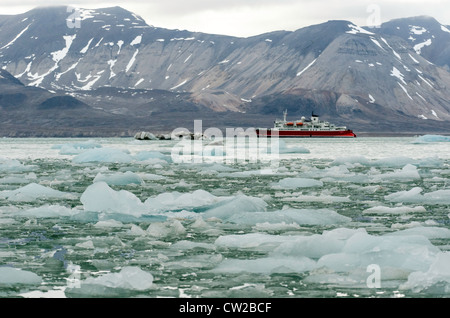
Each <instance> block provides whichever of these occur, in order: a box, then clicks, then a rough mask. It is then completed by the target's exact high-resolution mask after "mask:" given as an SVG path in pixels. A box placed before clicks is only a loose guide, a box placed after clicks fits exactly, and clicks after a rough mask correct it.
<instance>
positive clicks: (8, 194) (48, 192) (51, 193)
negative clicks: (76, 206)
mask: <svg viewBox="0 0 450 318" xmlns="http://www.w3.org/2000/svg"><path fill="white" fill-rule="evenodd" d="M75 198H76V197H75V196H74V195H73V194H71V193H66V192H61V191H58V190H54V189H52V188H47V187H44V186H42V185H40V184H36V183H30V184H28V185H26V186H24V187H21V188H19V189H16V190H4V191H1V192H0V199H7V200H9V201H15V202H32V201H35V200H48V199H70V200H73V199H75Z"/></svg>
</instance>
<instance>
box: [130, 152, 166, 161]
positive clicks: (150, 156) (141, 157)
mask: <svg viewBox="0 0 450 318" xmlns="http://www.w3.org/2000/svg"><path fill="white" fill-rule="evenodd" d="M134 159H135V160H136V161H150V162H152V163H153V162H166V163H170V162H172V158H171V157H170V156H167V155H165V154H163V153H162V152H160V151H141V152H139V153H137V154H136V155H135V156H134Z"/></svg>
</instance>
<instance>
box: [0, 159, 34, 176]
mask: <svg viewBox="0 0 450 318" xmlns="http://www.w3.org/2000/svg"><path fill="white" fill-rule="evenodd" d="M35 169H36V166H26V165H24V164H22V163H21V162H20V161H19V160H16V159H8V158H0V172H8V173H11V172H25V171H32V170H35Z"/></svg>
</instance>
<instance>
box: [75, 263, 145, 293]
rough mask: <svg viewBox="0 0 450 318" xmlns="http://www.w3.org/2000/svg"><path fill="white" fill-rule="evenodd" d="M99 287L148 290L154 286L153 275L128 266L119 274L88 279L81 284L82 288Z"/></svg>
mask: <svg viewBox="0 0 450 318" xmlns="http://www.w3.org/2000/svg"><path fill="white" fill-rule="evenodd" d="M87 285H99V286H104V287H109V288H119V289H127V290H139V291H143V290H148V289H150V288H151V287H152V285H153V275H152V274H151V273H149V272H146V271H143V270H142V269H140V268H139V267H136V266H126V267H124V268H122V269H121V271H120V272H118V273H108V274H105V275H101V276H98V277H88V278H87V279H85V280H84V281H82V282H81V288H82V289H85V288H86V286H87Z"/></svg>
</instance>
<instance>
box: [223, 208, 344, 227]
mask: <svg viewBox="0 0 450 318" xmlns="http://www.w3.org/2000/svg"><path fill="white" fill-rule="evenodd" d="M228 221H229V222H233V223H237V224H247V225H256V224H257V223H270V224H276V223H281V222H287V223H296V224H299V225H324V226H325V225H334V224H343V223H348V222H350V221H351V218H349V217H347V216H343V215H341V214H339V213H337V212H335V211H332V210H328V209H285V210H278V211H273V212H257V211H254V212H241V213H235V214H233V215H231V216H230V217H229V218H228Z"/></svg>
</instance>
